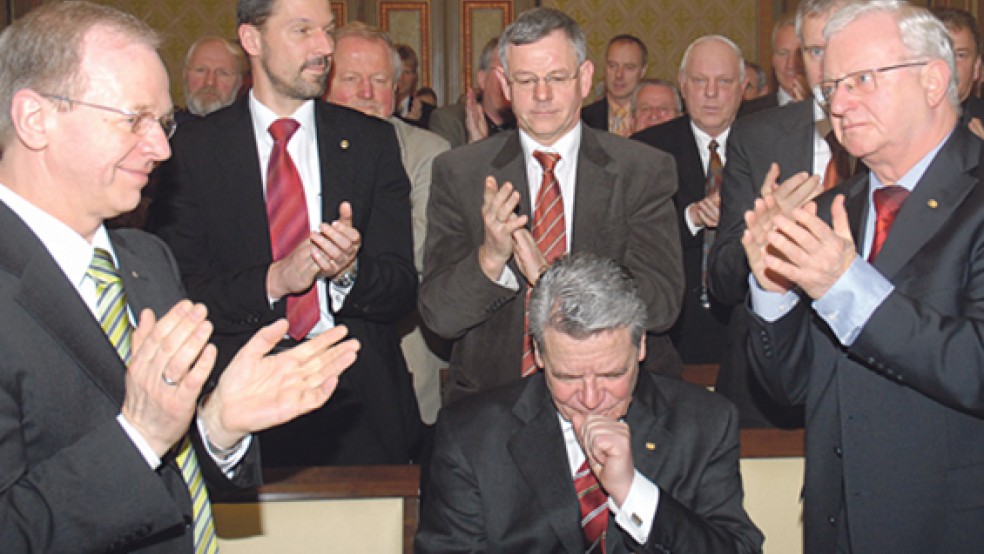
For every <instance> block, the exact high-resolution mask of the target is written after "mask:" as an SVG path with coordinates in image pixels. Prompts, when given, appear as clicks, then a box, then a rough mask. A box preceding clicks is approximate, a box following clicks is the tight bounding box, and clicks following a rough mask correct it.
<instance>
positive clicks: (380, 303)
mask: <svg viewBox="0 0 984 554" xmlns="http://www.w3.org/2000/svg"><path fill="white" fill-rule="evenodd" d="M247 98H248V95H247V96H244V97H243V98H242V99H240V100H238V101H237V102H236V103H234V104H233V105H232V106H230V107H229V108H226V109H225V110H221V111H219V112H216V113H214V114H211V115H209V116H208V117H207V118H205V119H202V120H200V121H194V122H191V123H189V124H188V125H187V126H185V127H184V128H182V129H181V130H180V131H179V132H178V133H177V134H176V135H175V136H174V139H172V149H173V156H172V158H171V160H170V161H169V162H167V163H166V164H165V165H164V166H162V167H161V170H160V172H161V187H160V189H161V193H160V196H161V198H160V199H159V200H157V201H155V202H154V204H153V216H154V217H153V219H154V223H155V226H156V231H157V233H158V234H160V236H161V237H162V238H163V239H164V240H165V241H166V242H167V243H168V244H169V245H170V246H171V249H172V250H173V251H174V255H175V257H176V258H177V260H178V264H179V266H180V267H181V275H182V278H183V279H184V282H185V286H186V287H187V288H188V294H189V295H190V296H191V298H192V299H194V300H196V301H199V302H204V303H205V304H206V305H207V306H208V308H209V317H210V319H211V321H212V322H213V323H214V325H215V342H216V345H217V346H218V347H219V355H220V361H222V362H224V361H227V360H228V359H229V358H230V356H231V354H232V353H234V352H235V351H236V350H238V348H239V347H240V346H241V345H242V344H243V343H245V341H246V340H247V339H248V338H249V337H250V336H251V335H252V334H253V333H255V332H256V330H257V329H259V328H260V327H261V326H263V325H266V324H268V323H271V322H272V321H274V320H276V319H277V318H281V317H284V314H285V310H286V302H285V301H284V300H281V301H279V302H277V303H276V304H275V305H274V306H273V308H271V307H270V304H269V302H268V300H267V294H266V285H265V283H266V274H267V269H268V267H269V266H270V263H271V262H272V258H271V251H270V235H269V224H268V222H267V215H266V203H265V200H264V195H263V186H262V181H261V176H260V169H259V167H260V166H259V159H258V157H257V151H256V141H255V139H254V136H253V127H252V119H251V116H250V112H249V106H248V103H247ZM315 122H316V123H315V125H316V127H317V132H318V154H319V159H320V163H321V185H322V195H321V199H322V206H321V208H322V218H323V220H324V221H333V220H335V219H337V218H338V206H339V204H340V203H341V202H342V201H348V202H350V203H351V204H352V213H353V222H354V225H355V227H356V228H357V229H358V230H359V232H360V233H361V235H362V248H361V250H360V251H359V256H358V264H359V269H358V271H359V273H358V279H356V283H355V286H354V287H353V289H352V291H351V292H350V293H349V295H348V297H347V298H346V300H345V304H344V306H343V307H342V309H341V310H339V311H338V312H337V313H334V314H333V315H334V317H335V321H336V323H339V324H344V325H346V326H347V327H348V329H349V335H350V336H352V337H354V338H357V339H359V341H360V342H361V343H362V349H361V350H360V351H359V356H358V359H357V360H356V362H355V364H353V365H352V367H350V368H349V369H348V371H346V372H345V373H344V375H343V376H342V379H341V383H340V385H339V389H338V390H337V391H336V393H335V394H334V395H333V396H332V398H331V400H329V401H328V403H327V404H326V405H325V407H323V408H321V409H320V410H317V411H315V412H314V413H312V414H308V415H307V416H304V417H302V418H300V419H298V420H295V421H293V422H291V423H288V424H287V425H286V426H283V427H282V428H281V429H287V430H292V431H290V432H291V433H292V434H296V435H297V436H294V437H292V438H283V437H282V439H283V441H286V442H287V443H289V444H286V445H285V446H284V448H277V449H273V448H269V449H268V448H267V446H268V445H271V444H273V442H274V436H272V435H271V434H270V433H265V434H264V435H263V437H264V441H263V448H264V462H265V463H267V462H272V461H274V457H277V458H279V457H280V456H283V455H288V458H282V459H277V460H276V461H275V462H274V463H276V464H277V465H282V464H295V465H301V464H314V465H324V464H363V463H405V462H406V461H407V460H408V459H409V458H410V452H411V450H412V448H413V445H414V443H415V442H416V440H417V438H418V434H419V428H420V418H419V414H418V411H417V405H416V400H415V398H414V395H413V390H412V388H411V383H410V376H409V374H408V372H407V369H406V364H405V362H404V361H403V355H402V353H401V351H400V344H399V336H398V334H397V332H396V328H395V326H394V323H395V322H396V321H398V320H399V319H400V318H402V317H403V316H404V315H406V314H407V313H408V312H409V311H410V310H412V308H413V303H414V299H415V295H416V286H417V273H416V270H415V268H414V265H413V258H412V248H411V246H412V244H411V243H412V239H411V232H410V229H411V227H410V201H409V194H410V184H409V181H408V179H407V176H406V173H405V172H404V170H403V165H402V163H401V161H400V153H399V152H400V151H399V145H398V144H397V141H396V135H395V134H394V132H393V128H392V126H390V125H389V124H388V123H386V122H384V121H382V120H379V119H376V118H372V117H368V116H365V115H363V114H361V113H359V112H356V111H354V110H349V109H347V108H343V107H340V106H335V105H331V104H326V103H324V102H320V101H318V102H317V103H316V108H315ZM294 431H296V433H294ZM284 432H285V433H286V432H288V431H284ZM274 434H276V432H275V433H274ZM278 440H279V439H278ZM284 449H289V450H290V452H284V451H283V450H284Z"/></svg>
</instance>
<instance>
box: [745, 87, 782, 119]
mask: <svg viewBox="0 0 984 554" xmlns="http://www.w3.org/2000/svg"><path fill="white" fill-rule="evenodd" d="M777 107H779V93H778V92H770V93H769V94H766V95H765V96H759V97H758V98H756V99H754V100H749V101H747V102H742V103H741V105H740V106H738V117H745V116H746V115H751V114H753V113H755V112H760V111H762V110H768V109H769V108H777Z"/></svg>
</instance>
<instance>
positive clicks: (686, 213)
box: [683, 204, 704, 237]
mask: <svg viewBox="0 0 984 554" xmlns="http://www.w3.org/2000/svg"><path fill="white" fill-rule="evenodd" d="M690 206H693V204H690V205H689V206H687V207H685V208H684V209H683V221H684V223H686V224H687V229H689V230H690V235H691V236H695V237H696V236H697V233H699V232H701V231H703V230H704V227H703V226H701V225H697V224H696V223H694V220H693V219H691V218H690Z"/></svg>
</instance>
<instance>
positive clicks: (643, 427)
mask: <svg viewBox="0 0 984 554" xmlns="http://www.w3.org/2000/svg"><path fill="white" fill-rule="evenodd" d="M666 406H667V402H666V400H665V399H664V398H663V396H662V395H661V394H660V392H659V390H658V389H657V388H656V386H655V385H654V384H653V382H652V379H651V378H649V377H648V375H645V374H643V375H640V376H639V381H638V383H637V384H636V390H635V392H634V393H633V399H632V404H631V405H630V406H629V412H628V413H627V414H626V415H625V421H626V422H627V423H628V424H629V429H630V431H631V433H632V460H633V462H634V464H635V467H636V469H638V470H639V472H640V473H642V474H643V475H646V476H648V477H650V478H651V479H652V478H653V476H656V479H657V481H658V476H659V475H660V473H661V472H662V470H663V467H664V466H665V465H666V463H667V462H668V461H669V460H670V458H671V456H672V455H673V448H668V445H671V444H672V443H673V434H672V433H671V432H670V431H669V429H667V427H666V425H664V423H663V419H664V417H665V416H666Z"/></svg>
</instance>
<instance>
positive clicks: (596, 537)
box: [574, 460, 608, 554]
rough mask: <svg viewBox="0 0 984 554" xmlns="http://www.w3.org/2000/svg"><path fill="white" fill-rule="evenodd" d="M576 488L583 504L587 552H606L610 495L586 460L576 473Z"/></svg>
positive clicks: (582, 521)
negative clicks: (602, 487) (603, 488)
mask: <svg viewBox="0 0 984 554" xmlns="http://www.w3.org/2000/svg"><path fill="white" fill-rule="evenodd" d="M574 490H575V491H577V502H578V504H580V505H581V529H582V530H583V531H584V540H585V544H586V545H588V546H587V548H585V549H584V551H585V552H601V553H602V554H604V552H605V532H606V530H607V529H608V496H607V495H606V494H605V491H603V490H602V489H601V486H600V485H599V484H598V478H597V477H595V474H594V473H592V472H591V470H590V469H588V461H587V460H585V461H584V463H583V464H581V467H579V468H577V473H575V474H574Z"/></svg>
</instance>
